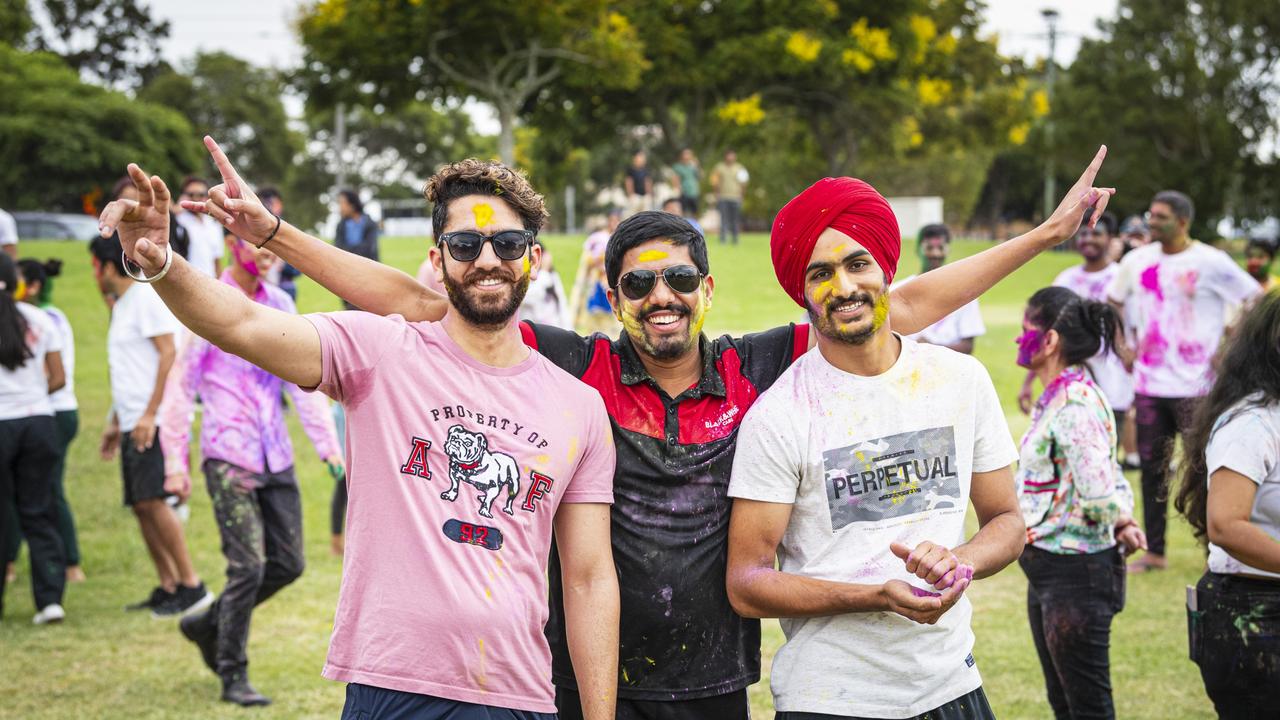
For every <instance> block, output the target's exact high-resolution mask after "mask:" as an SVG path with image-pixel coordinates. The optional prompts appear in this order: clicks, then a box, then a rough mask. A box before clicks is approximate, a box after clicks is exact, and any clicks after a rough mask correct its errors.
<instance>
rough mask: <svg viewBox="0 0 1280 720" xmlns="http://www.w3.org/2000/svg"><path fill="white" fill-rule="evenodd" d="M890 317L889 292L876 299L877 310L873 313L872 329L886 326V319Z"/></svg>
mask: <svg viewBox="0 0 1280 720" xmlns="http://www.w3.org/2000/svg"><path fill="white" fill-rule="evenodd" d="M888 319H889V294H888V293H885V294H884V295H881V296H880V299H879V300H876V307H875V310H874V311H873V312H872V314H871V330H872V331H873V332H874V331H876V330H879V329H880V328H882V327H884V321H885V320H888Z"/></svg>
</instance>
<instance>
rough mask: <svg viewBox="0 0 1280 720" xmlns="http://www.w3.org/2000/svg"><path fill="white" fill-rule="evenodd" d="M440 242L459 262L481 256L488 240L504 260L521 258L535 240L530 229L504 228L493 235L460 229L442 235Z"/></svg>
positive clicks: (495, 253) (494, 250)
mask: <svg viewBox="0 0 1280 720" xmlns="http://www.w3.org/2000/svg"><path fill="white" fill-rule="evenodd" d="M440 242H442V243H444V245H445V247H447V248H449V255H451V256H452V257H453V259H454V260H457V261H458V262H471V261H472V260H475V259H476V258H478V257H480V251H481V250H482V249H483V248H484V244H485V243H486V242H488V243H492V244H493V254H494V255H497V256H498V257H499V258H500V259H502V260H519V259H520V258H522V257H524V253H525V250H528V249H529V243H531V242H533V232H532V231H530V230H503V231H501V232H496V233H494V234H492V235H481V234H480V233H478V232H475V231H473V230H460V231H458V232H451V233H445V234H443V235H441V236H440Z"/></svg>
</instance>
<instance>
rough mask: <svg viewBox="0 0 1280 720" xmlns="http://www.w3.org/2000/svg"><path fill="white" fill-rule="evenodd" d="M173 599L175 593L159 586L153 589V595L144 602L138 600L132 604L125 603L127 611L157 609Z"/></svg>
mask: <svg viewBox="0 0 1280 720" xmlns="http://www.w3.org/2000/svg"><path fill="white" fill-rule="evenodd" d="M172 599H173V593H171V592H169V591H168V590H165V589H164V588H162V587H158V588H156V589H154V590H152V591H151V596H150V597H148V598H147V599H146V600H143V601H142V602H136V603H133V604H132V605H125V606H124V609H125V611H126V612H137V611H139V610H155V609H156V608H158V607H160V606H161V605H164V604H165V603H168V602H170V601H171V600H172Z"/></svg>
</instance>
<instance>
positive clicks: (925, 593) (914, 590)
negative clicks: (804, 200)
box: [911, 587, 942, 597]
mask: <svg viewBox="0 0 1280 720" xmlns="http://www.w3.org/2000/svg"><path fill="white" fill-rule="evenodd" d="M911 594H912V595H915V596H916V597H942V593H936V592H929V591H928V590H921V589H920V588H918V587H912V588H911Z"/></svg>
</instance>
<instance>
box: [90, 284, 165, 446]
mask: <svg viewBox="0 0 1280 720" xmlns="http://www.w3.org/2000/svg"><path fill="white" fill-rule="evenodd" d="M181 329H182V325H181V323H179V322H178V319H177V318H175V317H174V316H173V313H171V312H169V308H167V307H165V304H164V302H163V301H162V300H161V299H160V296H159V295H157V294H156V291H155V289H154V288H152V287H151V286H150V285H144V284H142V283H134V284H132V285H130V286H129V289H128V290H126V291H125V292H124V294H123V295H121V296H120V299H119V300H117V301H116V304H115V308H114V309H113V310H112V311H111V327H110V328H109V329H108V330H107V365H108V366H109V368H110V374H111V402H112V408H113V409H114V410H115V413H116V418H117V419H118V420H119V421H120V430H121V431H122V432H129V431H130V430H133V428H134V426H136V425H137V424H138V419H139V418H141V417H142V413H144V412H146V409H147V403H148V402H149V401H150V400H151V393H152V391H154V390H155V387H156V374H157V373H158V372H160V351H158V350H156V345H155V343H154V342H153V341H152V338H157V337H160V336H161V335H175V336H176V335H177V333H178V331H179V330H181ZM174 341H175V343H176V342H177V338H176V337H175V338H174Z"/></svg>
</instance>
